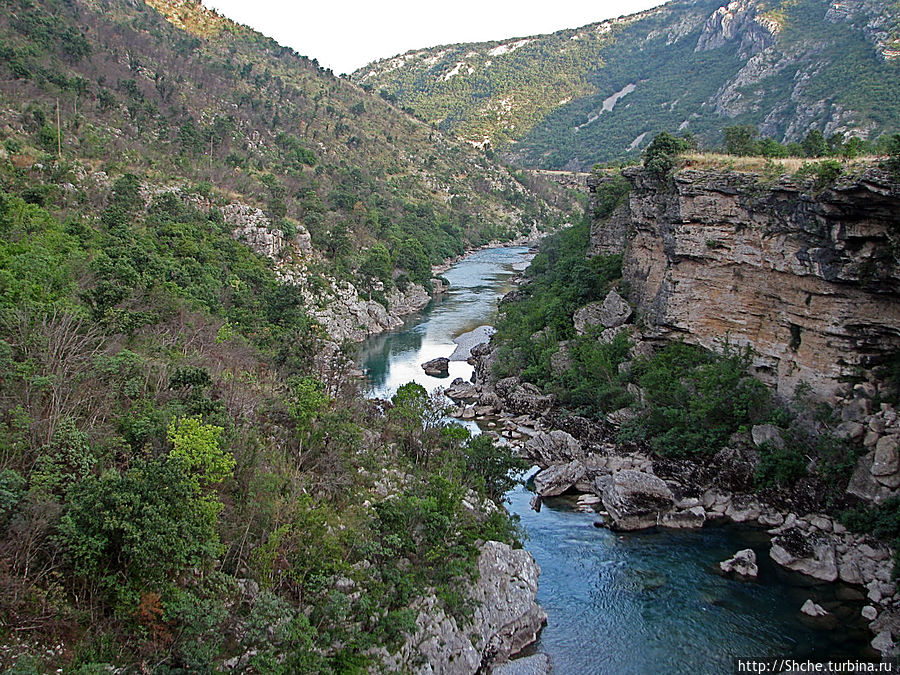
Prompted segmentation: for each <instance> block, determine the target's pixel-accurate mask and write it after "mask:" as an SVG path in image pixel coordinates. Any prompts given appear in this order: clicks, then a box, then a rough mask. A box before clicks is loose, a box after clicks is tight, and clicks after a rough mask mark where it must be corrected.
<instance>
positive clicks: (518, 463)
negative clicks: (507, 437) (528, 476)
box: [465, 434, 528, 501]
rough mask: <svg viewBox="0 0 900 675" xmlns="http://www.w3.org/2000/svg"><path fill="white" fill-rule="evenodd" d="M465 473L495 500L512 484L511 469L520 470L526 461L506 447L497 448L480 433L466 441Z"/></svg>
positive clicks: (509, 488) (514, 483)
mask: <svg viewBox="0 0 900 675" xmlns="http://www.w3.org/2000/svg"><path fill="white" fill-rule="evenodd" d="M465 458H466V476H467V478H468V479H469V480H472V479H473V478H474V479H475V480H476V481H477V485H476V487H478V488H480V489H481V490H483V491H484V493H485V494H486V495H487V496H488V497H490V498H491V499H493V500H494V501H499V500H501V499H502V498H503V495H505V494H506V493H507V492H509V491H510V490H512V489H513V488H514V487H515V486H516V483H517V481H516V479H515V478H514V477H513V474H514V472H516V471H524V470H525V469H527V468H528V463H527V462H526V461H525V460H524V459H522V457H520V456H519V455H518V454H516V453H514V452H512V451H511V450H510V449H509V447H508V446H505V447H498V446H497V445H496V444H495V443H494V441H493V439H492V438H491V437H490V436H486V435H484V434H481V435H479V436H475V437H474V438H473V439H471V440H470V441H469V442H468V444H466V449H465Z"/></svg>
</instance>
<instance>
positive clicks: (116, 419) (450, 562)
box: [0, 176, 517, 673]
mask: <svg viewBox="0 0 900 675" xmlns="http://www.w3.org/2000/svg"><path fill="white" fill-rule="evenodd" d="M132 181H133V178H132V177H128V176H126V177H124V178H122V179H120V181H119V182H117V183H116V185H115V193H114V196H113V198H112V199H111V200H110V205H109V207H107V209H106V210H105V211H104V213H103V217H102V218H101V219H100V220H99V221H97V222H95V223H86V222H85V221H84V219H81V218H78V217H73V218H71V219H69V220H68V221H66V222H64V223H61V222H59V221H58V220H57V219H56V218H54V217H53V216H52V215H51V214H50V213H48V212H47V211H46V210H44V209H42V208H41V207H38V206H36V205H33V204H28V203H27V202H25V201H24V200H23V199H21V198H19V197H16V196H13V195H10V194H9V193H2V194H0V233H2V248H0V270H2V277H0V325H2V326H3V339H2V340H0V382H2V397H0V419H2V425H0V450H2V452H0V527H2V535H0V574H2V577H0V578H2V584H0V588H2V589H3V590H2V592H0V617H2V626H3V628H2V632H0V639H2V640H3V642H4V643H5V644H6V646H7V647H8V648H9V649H10V650H12V651H8V652H6V653H5V654H4V667H5V668H6V669H7V672H21V673H27V672H35V671H38V672H46V671H48V670H50V669H52V668H56V667H60V666H65V667H66V668H68V669H70V670H71V671H73V672H97V671H96V669H97V668H98V667H100V666H99V665H98V664H114V665H126V666H134V667H137V666H138V664H141V663H143V664H144V665H143V666H142V667H143V668H145V669H149V670H152V671H154V672H188V671H191V672H196V671H204V672H208V671H210V670H212V669H214V667H215V664H217V663H221V661H222V660H223V659H224V658H226V657H228V656H230V655H236V656H241V655H243V654H250V656H248V657H246V659H245V662H244V663H245V670H246V671H249V672H265V673H270V672H284V673H295V672H356V669H357V668H359V667H362V666H364V665H365V664H366V663H368V662H369V661H370V657H369V656H367V650H369V649H370V648H371V647H376V646H387V647H392V646H396V645H397V644H398V641H399V640H401V639H402V636H403V633H404V631H407V630H409V629H410V628H411V627H412V623H411V622H412V620H413V619H414V616H415V615H414V613H413V612H411V610H410V609H409V604H410V602H411V601H412V600H413V599H415V598H416V597H417V596H419V595H421V594H423V593H426V592H428V589H434V592H435V593H436V595H437V597H438V598H439V601H440V602H441V603H442V604H443V606H444V607H445V608H446V609H447V610H448V611H449V612H451V613H452V614H454V615H456V616H458V617H460V619H461V620H465V617H466V616H467V613H468V612H470V611H471V609H472V608H471V607H469V606H468V605H467V604H466V602H465V593H464V588H465V586H464V581H465V580H466V579H468V578H469V577H470V575H471V574H472V571H473V561H474V557H475V555H476V554H477V546H476V543H477V541H479V540H485V539H500V540H511V539H513V538H514V537H515V530H514V529H513V528H512V526H511V524H510V522H509V521H508V519H507V516H506V514H505V512H503V511H498V510H495V511H493V514H492V515H487V513H482V512H480V511H472V510H469V509H467V508H465V507H464V506H463V500H462V497H463V496H464V495H465V493H466V491H467V490H475V491H477V493H479V494H482V495H484V496H485V497H490V498H493V499H500V498H502V494H503V492H504V491H505V490H506V489H507V488H508V484H507V482H506V481H507V480H508V479H507V478H506V476H507V471H508V470H509V468H511V467H513V466H516V465H517V462H516V461H515V460H514V459H513V458H511V457H509V456H508V455H507V454H504V453H502V452H499V451H496V450H495V449H494V448H493V446H492V444H491V443H490V440H489V439H486V438H480V439H475V440H474V441H470V440H469V439H468V433H467V432H466V431H465V430H464V429H462V428H460V427H452V426H451V427H445V426H443V425H442V424H441V423H440V419H441V411H440V408H439V406H438V404H437V402H436V401H434V400H432V399H430V398H429V397H428V395H427V394H426V392H425V391H424V390H423V389H422V388H421V387H419V386H418V385H407V386H406V387H404V388H401V390H400V391H399V392H398V393H397V395H396V396H395V397H394V400H393V405H391V406H388V407H383V406H379V405H377V404H375V403H371V402H368V401H365V400H363V399H361V398H359V397H358V395H357V394H356V392H355V389H354V386H353V385H350V384H348V380H347V378H346V374H345V372H343V368H344V366H343V365H342V364H341V362H337V363H332V364H331V365H328V364H325V363H323V362H322V360H321V359H318V358H316V356H315V355H316V353H317V351H318V349H319V340H318V330H317V327H316V326H315V324H314V323H313V322H311V321H310V320H309V319H308V318H307V317H306V315H305V313H304V311H303V308H302V307H300V306H298V304H297V303H296V299H295V298H292V297H291V295H290V294H291V292H292V291H291V287H289V286H283V285H281V284H279V283H278V281H277V279H276V277H275V274H274V272H273V271H272V269H271V267H270V265H269V264H267V263H266V262H265V261H264V259H262V258H260V257H258V256H256V255H254V254H252V253H250V252H249V250H248V249H246V248H245V247H244V246H242V245H240V244H238V243H236V242H233V241H232V240H231V238H230V237H229V236H228V234H227V233H226V232H223V231H222V228H221V225H220V224H217V223H216V222H215V220H212V221H210V220H209V214H203V213H198V212H190V211H184V210H177V209H176V210H174V211H173V210H171V209H166V208H164V206H165V205H164V204H162V205H158V208H155V207H151V209H150V211H149V213H148V214H146V215H145V214H143V213H142V212H137V211H134V210H131V209H129V206H128V205H129V203H130V201H129V200H130V198H129V196H128V195H129V194H130V192H129V189H128V187H129V184H131V183H132ZM168 206H169V207H171V206H172V204H171V203H170V204H168ZM376 488H378V489H380V490H382V492H380V493H379V492H378V490H376ZM385 490H386V492H384V491H385ZM379 494H381V497H379V496H378V495H379ZM385 494H391V495H393V496H392V498H391V499H387V500H385V499H383V497H384V495H385ZM470 498H471V497H470ZM14 635H18V636H25V637H27V640H26V641H25V642H22V643H16V642H15V641H14V640H12V638H13V636H14ZM50 640H52V642H50V643H49V644H50V645H51V646H53V645H57V644H62V645H63V650H62V651H60V652H58V653H57V652H54V651H53V650H52V649H51V651H50V653H49V656H48V655H47V653H46V652H45V650H44V649H43V648H42V647H41V645H42V644H43V643H44V642H45V641H50ZM19 652H25V653H24V654H22V653H19ZM13 663H15V664H16V665H15V666H13V665H12V664H13Z"/></svg>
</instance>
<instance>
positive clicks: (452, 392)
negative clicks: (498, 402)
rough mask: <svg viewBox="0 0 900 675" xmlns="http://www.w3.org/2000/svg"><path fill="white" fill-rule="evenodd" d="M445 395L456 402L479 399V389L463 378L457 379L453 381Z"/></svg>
mask: <svg viewBox="0 0 900 675" xmlns="http://www.w3.org/2000/svg"><path fill="white" fill-rule="evenodd" d="M444 393H445V394H447V396H448V397H450V398H452V399H453V400H454V401H461V400H464V399H470V398H478V389H477V388H476V387H475V385H474V384H472V383H471V382H466V381H465V380H464V379H462V378H461V377H457V378H456V379H455V380H453V382H452V383H451V384H450V386H449V387H448V388H447V390H446V391H445V392H444Z"/></svg>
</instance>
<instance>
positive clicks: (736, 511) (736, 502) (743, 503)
mask: <svg viewBox="0 0 900 675" xmlns="http://www.w3.org/2000/svg"><path fill="white" fill-rule="evenodd" d="M761 510H762V508H761V507H760V505H759V502H758V501H756V499H755V498H753V497H750V496H748V495H740V496H735V497H732V499H731V503H729V504H728V507H727V508H726V509H725V516H726V517H728V518H730V519H731V520H733V521H734V522H736V523H746V522H749V521H753V520H756V519H757V518H759V515H760V512H761Z"/></svg>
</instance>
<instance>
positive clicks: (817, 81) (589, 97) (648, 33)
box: [353, 0, 900, 169]
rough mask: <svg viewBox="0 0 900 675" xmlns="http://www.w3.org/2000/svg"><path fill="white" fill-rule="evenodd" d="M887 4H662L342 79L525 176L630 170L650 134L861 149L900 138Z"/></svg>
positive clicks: (455, 48) (894, 46)
mask: <svg viewBox="0 0 900 675" xmlns="http://www.w3.org/2000/svg"><path fill="white" fill-rule="evenodd" d="M898 9H900V8H898V5H897V3H896V2H875V1H873V0H853V1H852V2H840V3H836V2H827V1H825V0H800V1H799V2H779V1H776V0H772V1H768V0H766V1H762V0H743V1H742V2H737V3H734V2H733V3H730V4H727V3H723V2H721V1H720V0H673V1H672V2H669V3H667V4H665V5H663V6H662V7H659V8H657V9H653V10H649V11H646V12H643V13H640V14H635V15H633V16H628V17H622V18H619V19H615V20H611V21H604V22H602V23H596V24H591V25H588V26H584V27H582V28H578V29H570V30H563V31H559V32H557V33H553V34H551V35H540V36H534V37H528V38H522V39H511V40H505V41H503V42H490V43H478V44H458V45H448V46H442V47H435V48H433V49H427V50H419V51H414V52H409V53H407V54H404V55H402V56H398V57H395V58H393V59H385V60H382V61H377V62H375V63H373V64H370V65H368V66H366V67H364V68H361V69H359V70H358V71H357V72H355V73H354V74H353V79H354V81H356V82H359V83H360V84H362V85H363V86H364V87H367V88H370V89H372V90H373V91H374V92H379V93H381V95H382V96H383V97H384V98H386V99H388V100H392V101H393V100H395V101H397V102H398V103H399V104H401V105H403V106H408V107H409V108H410V109H412V110H413V111H414V112H415V113H416V114H417V115H419V116H420V117H421V118H422V119H425V120H427V121H429V122H433V123H436V124H438V126H439V127H440V128H441V129H443V130H445V131H448V132H453V133H456V134H458V135H459V136H460V137H461V138H463V139H465V140H468V141H469V142H471V143H473V144H477V145H482V146H483V145H485V144H487V145H489V146H490V147H492V148H494V149H497V150H501V151H503V152H504V153H506V154H507V155H508V156H509V157H510V158H512V159H514V160H515V161H516V162H518V163H521V164H523V165H525V166H535V167H541V168H568V169H586V168H590V167H591V166H592V165H593V164H594V163H596V162H609V161H613V160H619V159H625V158H637V157H638V156H639V154H640V151H641V150H642V149H643V148H644V147H646V145H647V144H648V143H649V142H650V139H652V138H653V136H654V135H655V133H657V132H659V131H664V130H665V131H670V132H676V131H679V132H683V133H690V134H693V135H694V136H695V137H697V138H698V139H699V140H701V141H702V143H703V144H705V145H706V146H707V147H714V146H716V145H718V144H719V143H720V142H721V129H722V128H723V127H725V126H729V125H733V124H753V125H756V126H758V127H759V128H760V130H761V131H762V132H763V134H764V135H765V136H769V137H773V138H775V139H777V140H779V141H782V142H792V141H799V140H801V139H802V138H803V137H804V136H805V135H806V134H807V133H808V132H809V130H810V129H815V130H817V131H821V132H822V133H823V134H824V135H826V136H830V135H833V134H835V133H839V134H853V135H856V136H859V137H861V138H863V139H874V138H876V137H878V136H880V135H882V134H885V133H893V132H896V131H897V130H898V129H900V114H898V110H900V99H898V93H897V92H898V91H900V89H898V87H897V84H898V83H900V59H898V55H900V50H898V38H900V31H898V16H900V14H898Z"/></svg>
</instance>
